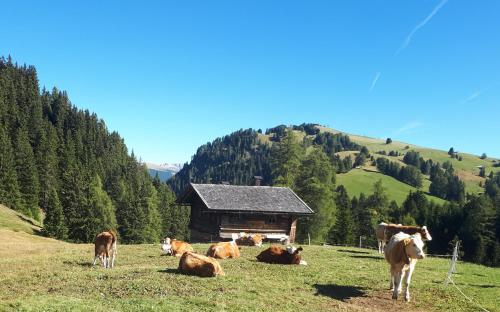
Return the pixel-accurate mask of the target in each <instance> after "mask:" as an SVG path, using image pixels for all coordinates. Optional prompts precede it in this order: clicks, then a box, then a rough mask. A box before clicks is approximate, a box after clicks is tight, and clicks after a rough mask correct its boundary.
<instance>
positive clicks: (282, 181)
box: [271, 131, 302, 188]
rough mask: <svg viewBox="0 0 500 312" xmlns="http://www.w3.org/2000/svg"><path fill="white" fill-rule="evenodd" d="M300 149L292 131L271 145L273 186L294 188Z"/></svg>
mask: <svg viewBox="0 0 500 312" xmlns="http://www.w3.org/2000/svg"><path fill="white" fill-rule="evenodd" d="M301 154H302V153H301V148H300V145H299V144H298V142H297V139H296V137H295V135H294V134H293V132H292V131H287V132H286V136H285V137H284V138H283V139H282V140H281V141H280V142H279V143H276V144H274V145H273V148H272V150H271V164H272V168H273V172H272V174H273V181H274V184H275V185H282V186H288V187H292V188H293V187H294V182H295V178H296V177H297V175H298V174H299V167H300V160H301Z"/></svg>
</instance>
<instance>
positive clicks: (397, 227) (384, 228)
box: [375, 222, 432, 253]
mask: <svg viewBox="0 0 500 312" xmlns="http://www.w3.org/2000/svg"><path fill="white" fill-rule="evenodd" d="M399 232H403V233H406V234H409V235H412V234H415V233H419V234H420V236H421V237H422V240H424V241H431V240H432V236H431V234H430V233H429V230H428V229H427V227H426V226H425V225H424V226H422V227H419V226H412V225H401V224H393V223H389V224H387V223H384V222H381V223H380V224H378V225H377V228H376V229H375V236H376V237H377V241H378V252H379V253H384V248H385V245H386V243H387V242H388V241H389V239H391V237H392V236H393V235H394V234H396V233H399Z"/></svg>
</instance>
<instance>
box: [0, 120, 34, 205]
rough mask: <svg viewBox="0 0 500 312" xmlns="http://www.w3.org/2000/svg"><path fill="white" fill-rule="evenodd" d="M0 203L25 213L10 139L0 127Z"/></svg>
mask: <svg viewBox="0 0 500 312" xmlns="http://www.w3.org/2000/svg"><path fill="white" fill-rule="evenodd" d="M0 202H1V203H3V204H5V205H7V206H9V207H10V208H12V209H15V210H18V211H21V212H26V211H27V209H26V207H25V205H24V201H23V199H22V197H21V192H20V191H19V184H18V181H17V173H16V170H15V164H14V158H13V154H12V146H11V143H10V138H9V137H8V136H7V133H6V132H5V131H4V129H3V128H2V127H0Z"/></svg>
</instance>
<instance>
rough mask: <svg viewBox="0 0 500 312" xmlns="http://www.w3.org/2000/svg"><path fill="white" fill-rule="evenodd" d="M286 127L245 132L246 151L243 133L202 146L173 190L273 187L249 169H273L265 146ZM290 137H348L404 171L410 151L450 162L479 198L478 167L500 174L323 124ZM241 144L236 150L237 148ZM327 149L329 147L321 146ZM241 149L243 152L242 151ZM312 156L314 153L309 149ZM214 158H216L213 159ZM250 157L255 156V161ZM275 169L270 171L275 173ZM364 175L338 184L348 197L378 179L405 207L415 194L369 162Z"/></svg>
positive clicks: (345, 176) (465, 158) (479, 162)
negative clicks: (260, 183) (258, 182)
mask: <svg viewBox="0 0 500 312" xmlns="http://www.w3.org/2000/svg"><path fill="white" fill-rule="evenodd" d="M286 128H287V127H285V126H278V127H275V128H271V129H268V131H266V133H258V132H256V131H253V130H251V129H249V130H245V131H246V133H247V134H246V135H249V134H250V135H251V136H253V137H254V138H253V139H252V140H253V141H252V143H250V144H249V145H247V146H243V145H241V144H240V143H236V142H235V140H236V139H237V138H238V136H239V135H240V133H239V132H235V133H233V134H231V135H228V136H226V137H224V138H219V139H216V140H215V141H214V142H212V143H211V144H209V145H204V146H202V147H200V148H199V149H198V151H197V153H196V154H195V155H194V156H193V161H192V162H191V163H190V164H189V165H188V166H186V168H184V169H183V170H181V171H180V172H179V174H178V177H177V178H174V179H171V180H170V181H169V184H170V185H171V187H172V188H173V190H174V191H175V192H176V193H177V194H179V193H180V192H181V191H182V189H183V188H184V187H185V185H186V184H187V182H188V180H189V179H190V180H191V181H195V182H204V183H207V182H212V183H218V182H220V181H222V180H225V181H229V182H230V183H233V184H250V183H252V179H251V177H252V176H253V175H261V176H263V177H264V182H265V183H267V184H269V183H270V176H269V175H270V170H269V169H267V168H266V169H265V170H259V169H258V167H257V166H255V165H253V164H249V163H248V162H249V161H252V162H255V161H256V160H255V159H254V157H256V156H258V157H259V160H258V161H257V164H259V165H261V166H262V165H263V164H266V165H267V166H269V158H268V155H269V154H268V152H267V149H268V148H267V149H266V146H269V147H270V146H272V145H273V144H274V143H275V142H277V141H279V138H280V136H282V135H284V131H285V129H286ZM293 129H294V130H292V132H293V133H294V135H295V137H296V139H297V140H298V141H299V142H303V141H304V139H307V140H309V141H314V140H315V138H316V137H317V136H318V134H320V133H332V134H339V135H347V136H348V137H349V139H350V140H351V141H352V142H354V143H355V144H358V145H359V146H366V147H367V149H368V151H369V152H370V154H371V156H373V157H374V158H375V159H377V158H386V159H388V160H390V161H392V162H397V163H399V164H400V165H401V166H405V164H404V163H403V161H402V159H403V155H404V154H405V153H406V152H408V151H409V150H414V151H417V152H419V153H420V155H421V156H422V157H423V158H424V159H426V160H427V159H431V160H432V161H434V162H439V163H441V164H443V163H445V162H447V161H449V162H450V163H451V164H452V165H453V168H454V169H455V174H456V175H457V176H458V177H459V178H460V180H461V181H463V182H464V184H465V191H466V192H468V193H473V194H479V193H482V192H484V189H483V187H481V186H480V184H481V185H484V183H485V180H486V179H485V178H483V177H480V176H479V168H478V166H484V167H485V170H486V175H488V174H489V173H490V172H500V166H498V167H494V165H495V164H496V163H500V160H498V159H494V158H487V159H480V158H479V156H476V155H471V154H466V153H459V155H460V157H461V158H462V160H461V161H459V160H458V159H456V158H451V157H450V156H449V155H448V153H447V152H446V151H440V150H436V149H431V148H425V147H420V146H416V145H412V144H408V143H405V142H398V141H393V142H392V143H391V144H386V143H385V140H381V139H374V138H369V137H364V136H359V135H352V134H348V133H343V132H341V131H338V130H335V129H331V128H326V127H323V126H319V125H314V124H307V125H305V127H304V126H303V125H301V126H293ZM235 144H238V146H235ZM322 144H325V143H322ZM255 146H260V147H259V148H260V149H261V150H263V151H264V154H263V153H260V152H259V149H256V148H255ZM231 149H233V150H236V155H238V154H241V153H248V156H249V157H243V158H241V159H239V158H237V156H233V155H231V154H228V153H227V152H226V151H228V150H231ZM238 149H239V150H240V151H238ZM307 150H308V151H309V150H310V148H308V149H307ZM380 151H385V152H387V153H388V152H390V151H397V152H399V154H400V155H399V156H388V155H380V154H378V153H377V152H380ZM212 154H215V155H216V156H214V155H212ZM252 154H253V155H254V156H252ZM357 154H358V151H355V150H354V151H353V150H349V149H347V150H344V149H342V150H341V151H339V152H337V153H336V155H338V156H339V157H340V158H345V157H346V156H348V155H350V156H351V158H352V160H354V158H355V157H356V155H357ZM211 158H212V159H211ZM235 159H238V161H239V162H240V163H234V160H235ZM211 167H215V168H217V167H218V169H217V170H212V169H211ZM241 167H246V168H249V169H250V172H243V173H242V174H244V177H243V179H241V178H239V177H235V176H234V175H231V173H232V172H235V171H236V172H238V170H239V168H241ZM271 169H272V168H271ZM359 169H362V170H363V172H364V173H363V174H361V173H360V172H352V173H351V172H349V173H340V174H338V175H337V182H338V183H337V184H339V185H344V186H345V187H346V188H347V190H348V192H349V194H350V195H351V196H353V195H359V193H360V192H361V190H363V192H364V193H365V194H367V193H369V192H370V191H371V185H373V183H374V182H375V181H377V180H378V179H376V178H380V179H382V182H383V184H384V185H385V184H387V185H385V186H386V187H387V188H388V190H389V192H388V196H389V199H390V200H395V201H396V202H398V203H401V202H402V201H403V200H404V198H405V197H406V195H405V194H407V193H408V192H409V191H410V190H412V191H415V190H416V188H414V187H412V186H410V185H408V184H405V183H403V182H401V181H398V180H396V179H394V178H392V177H389V176H387V175H384V174H382V173H378V170H377V168H376V167H374V166H372V165H371V163H370V162H367V163H366V164H365V165H364V166H362V167H361V168H359ZM188 176H189V178H188ZM430 184H431V182H430V181H429V176H424V180H423V185H422V188H421V190H422V191H423V192H426V193H429V186H430ZM426 196H427V197H428V198H429V199H430V200H433V201H435V202H436V203H442V202H443V200H442V199H440V198H437V197H435V196H430V195H426Z"/></svg>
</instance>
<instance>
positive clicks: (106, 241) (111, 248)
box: [92, 230, 117, 268]
mask: <svg viewBox="0 0 500 312" xmlns="http://www.w3.org/2000/svg"><path fill="white" fill-rule="evenodd" d="M116 242H117V238H116V233H115V232H114V231H112V230H109V231H106V232H102V233H100V234H97V236H96V238H95V242H94V251H95V252H94V262H93V263H92V265H93V266H94V265H95V263H96V262H97V259H100V260H101V262H102V265H103V267H105V268H110V267H111V268H113V267H114V265H115V258H116ZM110 254H111V259H110Z"/></svg>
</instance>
